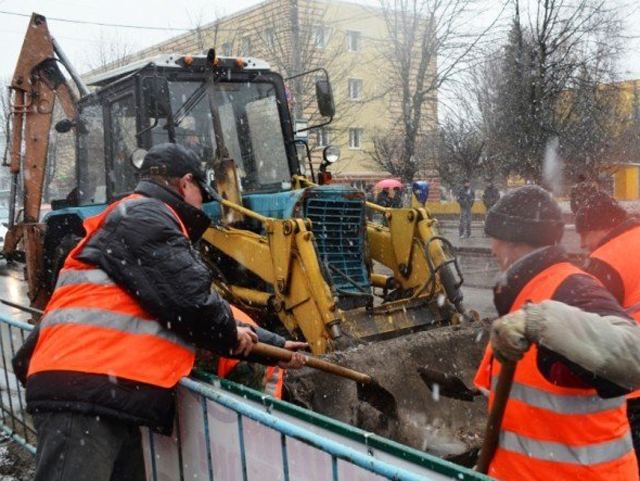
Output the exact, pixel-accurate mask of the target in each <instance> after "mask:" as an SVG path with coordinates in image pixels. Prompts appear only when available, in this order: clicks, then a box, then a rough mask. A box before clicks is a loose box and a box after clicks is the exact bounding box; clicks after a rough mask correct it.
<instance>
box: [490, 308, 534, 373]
mask: <svg viewBox="0 0 640 481" xmlns="http://www.w3.org/2000/svg"><path fill="white" fill-rule="evenodd" d="M526 326H527V314H526V312H525V311H524V310H522V309H521V310H519V311H516V312H513V313H511V314H507V315H506V316H502V317H501V318H499V319H496V320H495V321H494V322H493V324H492V325H491V347H492V349H493V352H494V354H495V355H496V357H497V358H498V360H499V361H511V362H515V361H519V360H520V359H522V357H523V356H524V354H525V353H526V352H527V351H528V350H529V347H530V346H531V342H530V341H529V340H528V339H527V337H526V336H525V329H526Z"/></svg>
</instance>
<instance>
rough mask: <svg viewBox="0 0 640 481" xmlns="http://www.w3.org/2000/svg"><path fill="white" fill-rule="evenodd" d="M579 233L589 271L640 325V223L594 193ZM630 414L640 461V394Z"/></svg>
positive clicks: (582, 210) (632, 398) (630, 403)
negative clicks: (639, 247) (586, 253)
mask: <svg viewBox="0 0 640 481" xmlns="http://www.w3.org/2000/svg"><path fill="white" fill-rule="evenodd" d="M575 225H576V231H577V233H578V234H579V235H580V240H581V245H582V248H583V249H586V250H587V251H588V252H590V254H589V257H588V259H587V263H586V267H585V269H586V271H587V272H589V273H590V274H593V275H594V276H595V277H597V278H598V279H599V280H600V281H601V282H602V283H603V284H604V286H605V287H606V288H607V289H608V290H609V292H611V293H612V294H613V296H614V297H615V298H616V299H617V300H618V302H619V303H620V305H621V306H622V307H624V308H625V310H626V311H627V314H629V315H630V316H631V317H633V318H634V319H635V320H636V321H638V322H640V277H639V276H638V273H640V258H639V257H638V255H637V254H636V251H637V249H638V246H640V221H638V219H636V218H633V217H631V216H629V215H628V214H627V212H626V211H625V210H624V208H623V207H622V206H621V205H620V204H618V202H617V201H616V200H615V199H613V198H612V197H610V196H609V195H608V194H606V193H605V192H602V191H596V192H595V193H592V195H591V197H589V198H588V199H587V200H586V201H585V202H583V204H582V206H581V207H579V208H578V211H577V214H576V224H575ZM627 415H628V417H629V422H630V424H631V432H632V437H633V446H634V448H635V451H636V455H637V456H639V459H640V392H637V391H636V392H634V393H632V394H630V395H629V396H628V400H627Z"/></svg>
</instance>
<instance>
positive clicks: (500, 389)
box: [476, 362, 517, 474]
mask: <svg viewBox="0 0 640 481" xmlns="http://www.w3.org/2000/svg"><path fill="white" fill-rule="evenodd" d="M516 365H517V363H516V362H504V363H502V366H501V368H500V374H499V375H498V383H497V384H496V390H495V393H494V395H493V404H492V405H491V411H490V412H489V419H487V427H486V429H485V432H484V442H483V443H482V449H480V454H479V456H478V464H477V465H476V471H478V472H480V473H483V474H487V472H488V471H489V464H491V460H492V459H493V456H494V455H495V453H496V449H497V448H498V441H499V439H500V427H501V426H502V418H503V417H504V411H505V409H506V408H507V401H508V400H509V393H510V392H511V385H512V384H513V375H514V374H515V371H516Z"/></svg>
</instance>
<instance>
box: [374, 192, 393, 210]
mask: <svg viewBox="0 0 640 481" xmlns="http://www.w3.org/2000/svg"><path fill="white" fill-rule="evenodd" d="M376 204H378V205H379V206H381V207H391V197H390V195H389V188H388V187H385V188H384V189H382V190H381V191H380V192H379V193H378V195H377V197H376Z"/></svg>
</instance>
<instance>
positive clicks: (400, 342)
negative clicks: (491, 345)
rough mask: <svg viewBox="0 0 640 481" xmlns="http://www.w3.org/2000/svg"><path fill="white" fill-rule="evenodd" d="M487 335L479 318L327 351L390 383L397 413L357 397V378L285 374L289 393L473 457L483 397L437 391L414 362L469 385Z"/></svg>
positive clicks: (439, 449) (451, 454)
mask: <svg viewBox="0 0 640 481" xmlns="http://www.w3.org/2000/svg"><path fill="white" fill-rule="evenodd" d="M487 339H488V336H487V333H486V331H485V329H484V328H483V326H482V325H481V324H480V323H478V324H474V325H466V326H463V327H460V326H448V327H440V328H436V329H432V330H429V331H423V332H419V333H414V334H411V335H408V336H403V337H400V338H396V339H390V340H387V341H381V342H377V343H370V344H366V345H361V346H358V347H356V348H353V349H351V350H349V351H344V352H339V353H333V354H330V355H328V356H326V358H327V359H328V360H331V361H333V362H337V363H339V364H343V365H345V366H347V367H349V368H352V369H356V370H359V371H362V372H365V373H367V374H370V375H372V376H373V377H374V378H375V379H376V380H377V381H378V382H379V383H380V384H381V385H382V386H384V387H385V388H386V389H388V390H389V391H391V393H392V394H393V395H394V396H395V397H396V400H397V401H398V418H397V419H388V418H386V417H385V416H383V415H382V414H381V413H380V412H379V411H377V410H376V409H374V408H372V407H371V406H369V405H367V404H366V403H363V402H361V401H359V400H358V398H357V393H356V385H355V383H354V382H352V381H349V380H346V379H342V378H339V377H336V376H332V375H329V374H325V373H322V372H319V371H314V370H311V369H303V370H300V371H297V372H293V371H290V372H289V373H288V374H287V391H288V395H289V397H290V400H291V401H292V402H295V403H297V404H300V405H302V406H304V407H306V408H308V409H312V410H313V411H316V412H319V413H322V414H325V415H327V416H330V417H333V418H335V419H338V420H340V421H344V422H347V423H349V424H351V425H353V426H357V427H359V428H362V429H365V430H367V431H371V432H374V433H376V434H379V435H381V436H385V437H388V438H390V439H393V440H395V441H398V442H401V443H404V444H408V445H410V446H412V447H414V448H417V449H420V450H423V451H426V452H429V453H431V454H434V455H437V456H440V457H444V458H447V459H450V460H454V461H459V460H464V459H467V458H473V452H474V450H476V449H478V448H479V447H480V445H481V438H482V432H483V430H484V425H485V422H486V410H487V406H486V402H485V400H484V398H483V397H482V396H479V397H477V398H476V400H475V401H474V402H465V401H458V400H453V399H448V398H444V397H439V396H438V395H437V393H435V394H434V393H432V392H431V391H430V390H429V388H428V387H427V386H426V385H425V384H424V382H423V381H422V380H421V379H420V376H419V375H418V373H417V372H416V368H417V367H418V366H428V367H430V368H431V369H437V370H440V371H443V372H446V373H450V374H455V375H457V376H460V377H461V378H462V380H463V381H465V383H467V385H468V386H472V382H471V381H472V379H473V376H474V374H475V371H476V369H477V366H478V365H479V363H480V359H481V357H482V352H483V350H484V346H485V345H486V342H487ZM461 462H463V463H464V464H467V463H468V462H470V461H467V462H465V461H461Z"/></svg>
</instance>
